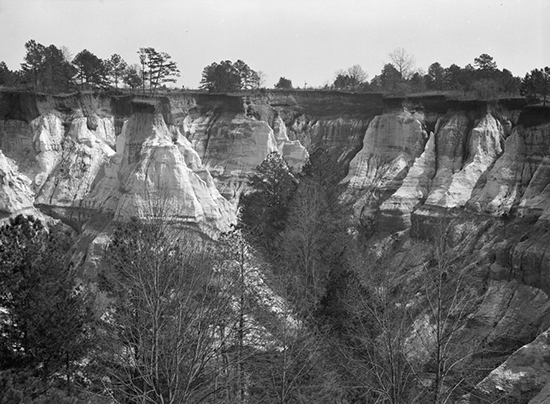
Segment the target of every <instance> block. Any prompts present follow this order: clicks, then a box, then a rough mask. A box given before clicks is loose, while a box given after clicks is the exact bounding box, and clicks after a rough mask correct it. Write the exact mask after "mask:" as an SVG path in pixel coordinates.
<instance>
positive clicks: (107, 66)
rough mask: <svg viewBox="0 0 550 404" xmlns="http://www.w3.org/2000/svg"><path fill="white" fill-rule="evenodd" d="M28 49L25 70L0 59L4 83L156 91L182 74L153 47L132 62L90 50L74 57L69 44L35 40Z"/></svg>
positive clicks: (58, 89)
mask: <svg viewBox="0 0 550 404" xmlns="http://www.w3.org/2000/svg"><path fill="white" fill-rule="evenodd" d="M25 49H26V53H25V56H24V62H23V63H21V69H19V70H15V71H11V70H10V69H9V68H8V67H7V65H6V63H5V62H0V85H4V86H6V87H22V88H28V89H32V90H34V91H36V92H44V93H62V92H68V91H73V90H76V89H79V90H107V89H110V88H114V89H118V88H119V87H120V86H126V87H128V88H130V89H132V90H137V89H140V88H141V89H142V91H143V92H145V91H148V92H150V93H154V92H155V91H157V89H158V88H159V87H161V86H164V85H165V84H166V83H170V82H175V81H176V77H179V70H178V68H177V65H176V63H175V62H174V61H172V60H171V56H170V55H169V54H167V53H166V52H160V51H157V50H155V49H154V48H150V47H149V48H140V49H139V50H138V52H137V53H138V56H139V62H140V63H139V64H128V63H127V62H126V61H124V59H122V57H121V56H120V55H118V54H113V55H111V57H110V58H108V59H101V58H99V57H98V56H96V55H95V54H94V53H92V52H90V51H89V50H87V49H83V50H82V51H80V52H79V53H77V54H76V56H74V57H73V55H72V54H71V53H70V51H69V50H68V49H67V48H65V47H62V48H57V47H56V46H55V45H49V46H44V45H42V44H40V43H37V42H36V41H35V40H30V41H28V42H27V43H25Z"/></svg>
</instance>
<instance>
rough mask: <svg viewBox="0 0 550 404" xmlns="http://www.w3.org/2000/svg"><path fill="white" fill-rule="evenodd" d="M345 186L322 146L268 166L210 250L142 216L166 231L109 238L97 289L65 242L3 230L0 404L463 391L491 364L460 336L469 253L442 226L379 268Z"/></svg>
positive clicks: (127, 226)
mask: <svg viewBox="0 0 550 404" xmlns="http://www.w3.org/2000/svg"><path fill="white" fill-rule="evenodd" d="M341 178H342V173H341V172H340V171H339V169H338V165H337V164H336V163H335V162H334V161H333V160H332V158H331V157H330V155H329V154H328V153H327V152H326V151H325V150H323V149H317V150H315V151H314V152H312V153H311V155H310V158H309V161H308V162H307V164H305V166H304V167H303V169H302V170H301V171H300V172H294V171H293V170H291V169H290V168H289V166H288V164H287V163H286V162H285V161H284V159H282V157H281V156H279V155H278V154H276V153H273V154H271V155H269V156H268V157H267V158H266V160H265V161H264V162H263V163H262V164H261V165H259V166H258V167H257V169H256V170H255V172H254V174H253V175H252V176H251V177H250V186H251V187H252V192H250V193H249V194H247V195H246V197H244V198H243V199H242V200H241V201H240V212H241V214H240V220H239V223H238V225H237V226H236V227H235V229H233V231H231V232H229V233H227V234H225V235H223V236H222V237H221V238H220V239H219V240H218V241H213V240H210V239H206V238H204V237H203V236H201V235H199V234H198V233H196V232H194V231H193V230H191V229H186V228H181V227H180V228H178V227H174V226H173V224H172V223H170V221H169V220H167V219H162V218H163V217H171V216H172V215H171V214H170V212H168V211H166V209H167V208H168V209H171V208H172V207H170V206H168V207H167V205H166V204H164V203H163V201H160V203H158V204H156V202H155V201H152V202H151V206H152V208H151V209H155V212H153V213H154V214H152V215H151V217H155V218H161V219H160V220H158V219H155V220H139V219H133V220H131V221H129V222H126V223H118V224H115V225H114V229H113V235H112V238H111V241H110V243H109V244H108V246H107V247H106V248H105V251H104V260H103V266H102V268H103V270H102V271H101V273H100V274H99V276H98V279H96V280H95V281H93V282H92V283H91V284H90V285H81V286H78V287H77V285H76V284H75V281H76V277H75V276H76V272H75V269H74V268H73V266H72V265H71V263H70V260H69V258H68V257H70V249H69V247H70V245H71V240H70V239H69V235H67V234H66V233H64V232H62V231H61V230H60V229H56V228H51V229H49V230H46V229H45V228H44V227H43V225H42V224H41V223H40V221H38V220H36V219H33V218H25V217H22V216H19V217H17V218H15V219H13V220H12V221H11V222H10V223H9V224H7V225H5V226H4V227H2V228H1V230H0V255H1V257H2V259H1V260H0V272H1V275H2V277H1V278H0V299H1V301H0V305H1V306H2V307H3V308H4V311H3V312H2V323H1V327H2V333H1V336H2V338H1V339H0V342H1V347H0V349H1V350H2V351H1V352H2V362H1V363H0V366H1V373H0V385H1V386H2V388H1V389H0V401H1V402H14V403H18V402H25V403H27V402H28V403H47V402H66V403H76V402H98V403H102V402H113V401H114V402H118V403H134V402H143V403H280V404H284V403H327V404H328V403H335V402H340V403H352V402H353V403H370V402H386V403H424V402H430V403H445V402H449V400H450V399H451V398H453V399H454V398H456V397H458V396H460V395H462V394H464V393H465V392H467V391H469V389H470V388H471V387H472V385H473V384H474V383H476V382H477V381H478V380H480V378H481V377H483V376H484V375H485V374H486V370H485V369H486V368H490V367H487V366H484V365H486V362H487V361H491V360H492V359H491V358H493V357H494V351H495V349H496V348H495V347H492V348H491V352H490V353H491V355H487V356H484V354H483V352H488V351H489V348H488V347H485V346H484V345H483V344H484V343H483V341H478V340H476V339H475V338H474V337H471V336H470V335H469V332H468V319H469V317H468V315H469V314H470V312H471V310H472V308H473V306H474V305H475V304H476V302H477V301H478V299H479V298H480V296H481V294H482V292H483V288H484V282H485V279H484V278H483V276H481V275H479V274H476V273H475V271H472V268H471V267H468V266H466V265H465V264H466V263H467V261H468V259H469V253H468V252H469V248H472V247H471V245H472V243H474V244H475V239H474V240H473V241H472V238H471V237H469V236H467V235H466V236H460V237H458V238H457V237H456V236H454V237H450V236H449V234H448V233H447V230H446V229H447V227H446V225H444V224H441V225H440V226H439V227H438V228H439V233H438V234H436V235H434V236H435V237H434V238H432V239H428V240H424V241H422V240H417V241H415V243H416V245H415V246H414V248H410V249H409V251H412V252H410V253H403V252H400V251H399V249H398V248H397V247H395V246H394V247H392V248H388V249H387V250H386V251H384V252H382V253H381V254H378V255H373V254H372V253H371V252H369V251H366V250H365V248H364V247H362V246H363V242H362V239H361V237H362V236H361V233H360V231H359V230H358V229H355V228H354V227H353V226H351V224H350V223H349V222H348V220H347V219H346V218H347V217H349V211H348V209H349V208H348V207H347V206H346V205H345V204H344V203H342V202H341V200H340V198H339V192H340V189H339V186H338V184H339V181H340V179H341ZM176 209H177V207H176ZM396 248H397V249H396ZM405 278H407V279H409V281H408V282H405V283H403V279H405ZM419 313H422V315H421V316H419ZM418 321H420V322H421V323H422V324H418ZM415 329H418V330H422V331H415V332H412V333H411V330H415ZM411 335H412V337H411ZM465 340H468V342H469V343H468V344H464V341H465ZM474 347H475V348H476V353H475V355H473V352H472V348H474Z"/></svg>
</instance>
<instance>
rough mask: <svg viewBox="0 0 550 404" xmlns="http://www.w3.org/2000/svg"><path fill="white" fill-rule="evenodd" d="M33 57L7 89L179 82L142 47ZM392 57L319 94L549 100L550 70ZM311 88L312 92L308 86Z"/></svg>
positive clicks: (220, 86) (235, 79) (227, 73)
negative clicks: (131, 53)
mask: <svg viewBox="0 0 550 404" xmlns="http://www.w3.org/2000/svg"><path fill="white" fill-rule="evenodd" d="M25 49H26V54H25V57H24V63H22V64H21V69H19V70H15V71H12V70H10V69H9V68H8V66H7V65H6V63H5V62H0V85H3V86H6V87H22V88H28V89H33V90H34V91H39V92H45V93H61V92H67V91H71V90H75V89H93V90H98V89H100V90H106V89H109V88H114V89H115V90H118V89H119V86H121V87H125V88H127V89H130V90H131V91H138V90H140V89H141V91H142V92H143V93H145V92H146V91H148V92H149V93H151V94H152V93H155V92H156V91H157V90H158V89H159V88H166V84H168V83H174V82H176V78H177V77H179V73H180V72H179V70H178V68H177V64H176V62H174V61H173V60H171V56H170V55H169V54H168V53H166V52H160V51H157V50H155V49H154V48H151V47H148V48H140V49H139V50H138V52H137V53H138V57H139V63H134V64H128V63H127V62H126V61H124V60H123V59H122V57H121V56H120V55H118V54H113V55H111V57H110V58H108V59H101V58H99V57H98V56H96V55H95V54H93V53H92V52H90V51H89V50H87V49H84V50H82V51H81V52H79V53H78V54H77V55H76V56H74V57H73V56H72V55H71V53H70V51H69V50H68V49H67V48H65V47H62V48H57V47H56V46H55V45H49V46H44V45H42V44H40V43H37V42H36V41H34V40H30V41H28V42H27V43H26V44H25ZM388 58H389V59H390V62H389V63H386V64H385V65H384V67H383V68H382V70H381V72H380V73H379V74H378V75H376V76H374V77H373V78H372V79H371V80H370V81H369V80H368V74H367V72H365V71H364V70H363V68H362V67H361V66H360V65H353V66H351V67H349V68H347V69H345V70H338V71H336V73H335V76H334V79H333V80H332V81H331V82H330V83H327V84H325V85H324V86H323V87H320V89H325V90H330V89H336V90H344V91H355V92H382V93H384V94H388V95H406V94H413V93H425V92H440V93H441V92H451V93H455V94H458V95H463V96H470V97H472V98H478V99H490V98H497V97H501V96H519V95H522V96H525V97H526V98H527V100H528V102H529V103H537V102H539V101H542V103H543V105H546V98H547V96H548V94H549V93H550V68H549V67H548V66H546V67H543V68H538V69H533V70H531V71H530V72H528V73H527V74H526V75H525V76H524V77H523V78H521V77H517V76H514V75H513V74H512V72H511V71H509V70H508V69H499V68H498V67H497V64H496V62H495V61H494V59H493V57H492V56H490V55H488V54H482V55H480V56H479V57H477V58H475V59H474V61H473V64H468V65H466V66H464V67H460V66H458V65H456V64H451V65H450V66H448V67H443V66H442V65H441V64H440V63H439V62H434V63H432V64H431V65H430V66H429V67H428V70H427V71H424V70H422V69H420V68H415V58H414V56H413V55H412V54H410V53H408V52H407V51H406V50H405V49H403V48H397V49H395V50H393V51H392V52H390V53H389V54H388ZM265 83H266V76H265V74H264V73H263V72H262V71H260V70H253V69H252V68H250V66H248V65H247V64H246V63H245V62H244V61H242V60H237V61H236V62H232V61H230V60H222V61H220V62H219V63H217V62H214V63H212V64H210V65H208V66H206V67H204V69H203V71H202V78H201V82H200V86H199V88H200V89H201V90H206V91H210V92H216V93H227V92H238V91H247V90H256V89H261V88H265ZM273 87H274V88H275V89H287V90H288V89H293V88H294V86H293V84H292V80H290V79H288V78H286V77H280V78H279V80H278V81H277V83H275V84H274V86H273ZM304 88H306V89H307V88H308V87H307V85H306V86H305V87H304Z"/></svg>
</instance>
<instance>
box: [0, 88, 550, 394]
mask: <svg viewBox="0 0 550 404" xmlns="http://www.w3.org/2000/svg"><path fill="white" fill-rule="evenodd" d="M317 147H323V148H325V149H327V150H328V151H329V152H330V154H331V155H332V156H333V157H334V159H335V160H336V161H337V162H338V163H339V165H340V166H341V168H342V170H343V172H344V173H345V178H344V179H343V183H344V184H345V185H346V191H345V193H344V195H343V196H342V200H343V202H345V203H348V204H349V205H350V206H351V207H352V211H353V214H354V220H355V222H356V224H357V225H358V226H360V227H361V228H363V229H365V230H366V233H367V234H369V235H372V234H374V236H373V237H372V239H371V240H370V243H372V245H373V246H374V245H376V243H381V242H383V241H384V240H388V239H392V238H393V239H398V238H400V237H402V235H403V234H405V233H406V234H410V235H411V236H412V237H413V238H415V239H423V238H425V237H427V236H428V235H430V234H432V233H433V232H434V229H435V228H436V226H437V223H440V222H441V221H442V220H443V221H445V220H447V221H449V220H454V221H455V223H458V225H457V226H456V229H455V233H456V234H455V237H456V238H457V239H460V238H461V237H462V238H463V237H466V235H470V236H471V237H472V240H474V241H473V242H472V243H470V247H469V248H470V249H471V250H470V251H469V254H470V255H471V257H472V258H471V262H470V264H469V265H470V266H471V268H472V271H474V272H475V273H476V274H477V276H478V277H479V279H480V282H483V283H485V284H486V285H487V290H486V295H485V298H484V300H483V302H482V303H481V304H480V306H479V308H478V311H477V313H475V315H474V317H473V318H474V319H475V323H476V324H477V326H476V327H477V328H476V333H478V334H479V335H481V336H482V337H483V338H485V341H486V343H488V344H493V343H494V344H497V343H498V344H499V346H503V347H507V349H509V350H510V351H514V350H515V349H516V348H519V347H520V346H522V345H524V348H522V349H518V350H517V351H516V352H515V353H513V354H512V355H511V356H510V357H509V358H503V360H504V359H507V360H506V361H505V362H504V363H502V365H500V366H499V367H497V368H496V369H495V370H494V372H492V373H491V374H489V375H488V376H487V378H486V379H485V380H483V381H482V382H481V383H480V384H479V385H478V386H477V387H476V389H477V392H478V393H479V394H478V395H483V394H485V395H495V394H497V393H495V391H497V390H498V391H499V392H500V393H498V394H501V395H507V396H510V397H513V396H515V395H517V394H523V393H525V392H527V393H525V394H529V395H530V396H531V397H533V400H534V401H533V403H536V402H538V401H536V400H539V401H540V400H541V399H542V398H541V397H543V396H542V395H544V394H547V391H548V390H549V389H550V387H548V386H546V383H547V382H548V377H550V376H548V377H547V376H541V377H538V378H537V377H534V376H533V374H535V373H536V374H540V375H547V374H550V371H549V370H548V369H547V368H546V365H545V362H544V361H542V362H541V361H539V362H540V363H539V362H537V364H538V365H537V366H538V368H537V369H539V368H540V369H539V370H536V369H535V370H533V371H531V373H530V371H526V370H525V369H523V368H521V367H520V365H519V364H523V365H521V366H524V364H525V361H526V360H523V359H522V358H523V356H522V355H526V353H528V354H527V357H529V356H528V355H531V354H529V352H538V351H540V349H541V348H540V347H541V346H546V345H545V344H547V335H548V329H549V328H550V320H549V318H550V316H549V314H550V299H549V298H548V294H549V293H550V280H549V279H550V276H549V275H550V254H549V253H547V251H548V246H550V232H549V230H550V109H548V108H544V107H528V106H526V105H525V104H524V101H523V100H521V99H512V100H499V101H498V102H497V101H494V102H484V101H483V102H482V101H456V100H448V99H446V98H445V97H443V96H432V97H416V98H415V97H409V98H404V99H401V98H384V97H382V96H381V95H379V94H350V93H339V92H323V91H274V92H269V91H265V92H258V93H254V94H247V95H221V94H206V93H173V94H169V95H168V96H163V97H156V98H151V97H140V96H130V95H115V96H107V95H93V94H75V95H72V96H65V97H61V96H59V97H56V96H45V95H33V94H27V93H14V92H12V93H10V92H0V218H5V217H9V216H11V215H15V214H18V213H21V212H24V213H33V214H36V215H42V216H46V217H47V216H51V217H54V218H58V219H61V220H63V221H64V222H66V223H68V224H70V225H71V226H73V227H75V228H76V229H77V230H79V231H81V232H82V234H83V236H82V238H81V240H80V244H81V245H83V246H84V247H83V248H82V249H81V251H84V250H86V251H88V252H89V251H92V250H94V248H96V247H97V246H100V245H101V244H102V243H103V244H104V243H105V242H106V237H107V236H106V235H105V232H104V231H103V230H104V228H103V227H102V226H100V225H98V223H106V222H108V221H110V220H112V219H116V220H125V219H127V218H128V217H130V216H139V217H156V216H161V215H162V216H163V217H168V218H169V219H170V220H172V221H174V222H176V223H181V224H184V225H190V226H195V227H198V228H200V229H201V230H202V231H204V232H205V233H207V234H209V235H211V236H215V234H216V233H217V232H219V231H224V230H227V229H229V227H230V225H231V224H232V223H234V222H235V220H236V219H235V214H236V212H235V208H236V203H237V202H238V198H239V196H240V194H241V193H242V192H245V191H246V189H247V176H248V175H249V174H250V173H251V172H252V171H253V169H254V168H255V167H256V166H257V165H258V164H260V163H261V162H262V160H263V159H264V158H265V157H266V156H267V155H268V154H269V153H271V152H279V153H280V154H282V155H283V157H285V159H287V161H288V162H289V163H290V165H291V166H293V167H294V168H295V169H296V170H299V169H300V167H301V166H302V165H303V164H304V163H305V161H306V160H307V156H308V152H310V151H312V150H314V149H315V148H317ZM97 248H99V247H97ZM94 259H95V258H94V254H93V252H89V253H87V252H82V253H81V260H82V261H83V262H84V263H85V264H86V265H88V268H91V269H89V272H90V273H93V265H94V262H95V261H94ZM480 338H481V337H480ZM522 360H523V362H522ZM501 362H502V361H501ZM535 367H536V366H535ZM533 369H534V368H533ZM537 372H538V373H537ZM535 379H536V380H535ZM533 380H535V381H533ZM549 386H550V385H549ZM495 389H496V390H495ZM545 392H546V393H545ZM474 396H475V395H472V397H464V398H463V402H464V403H466V402H476V401H475V399H474V398H473V397H474ZM537 397H538V398H537ZM540 402H542V401H540Z"/></svg>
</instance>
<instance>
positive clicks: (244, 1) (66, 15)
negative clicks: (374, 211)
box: [0, 0, 550, 88]
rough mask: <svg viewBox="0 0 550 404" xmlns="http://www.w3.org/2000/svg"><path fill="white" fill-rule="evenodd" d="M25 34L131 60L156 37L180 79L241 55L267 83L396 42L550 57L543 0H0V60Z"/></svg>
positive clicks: (520, 62)
mask: <svg viewBox="0 0 550 404" xmlns="http://www.w3.org/2000/svg"><path fill="white" fill-rule="evenodd" d="M30 39H34V40H35V41H36V42H38V43H41V44H43V45H46V46H48V45H50V44H53V45H55V46H57V47H58V48H60V47H62V46H66V47H67V48H68V49H69V50H70V51H71V53H72V54H73V56H74V55H76V54H77V53H78V52H80V51H81V50H83V49H87V50H89V51H90V52H92V53H94V54H96V55H97V56H98V57H100V58H102V59H107V58H109V57H110V56H111V55H112V54H114V53H118V54H120V55H121V56H122V57H123V58H124V59H125V60H126V62H128V63H137V62H138V61H139V60H138V56H137V51H138V49H139V48H141V47H153V48H155V49H156V50H157V51H162V52H167V53H168V54H170V55H171V56H172V60H174V61H175V62H176V63H177V65H178V68H179V69H180V71H181V77H180V78H179V79H178V82H177V86H178V87H181V86H185V87H188V88H197V87H198V86H199V84H200V80H201V74H202V71H203V69H204V67H205V66H207V65H209V64H211V63H213V62H220V61H222V60H231V61H236V60H238V59H241V60H243V61H244V62H246V63H247V64H248V65H249V66H250V67H251V68H252V69H254V70H256V71H262V72H263V73H264V74H265V76H266V82H265V86H266V87H273V85H274V84H275V83H276V82H277V81H278V80H279V77H282V76H283V77H286V78H289V79H290V80H292V83H293V84H294V86H298V87H303V86H305V85H307V86H322V85H324V84H329V83H332V81H333V80H334V78H335V72H336V71H337V70H340V69H347V68H348V67H350V66H353V65H357V64H358V65H360V66H361V67H362V68H363V69H364V70H365V71H366V72H367V73H368V74H369V79H372V78H373V77H374V76H376V75H377V74H379V73H380V71H381V69H382V67H383V66H384V64H385V63H389V62H390V58H389V56H388V54H389V53H390V52H391V51H393V50H394V49H396V48H404V49H405V50H406V51H407V52H408V53H409V54H411V55H413V56H414V58H415V61H416V67H417V68H421V69H423V70H424V71H427V69H428V66H429V65H430V64H432V63H434V62H439V63H440V64H441V65H442V66H444V67H448V66H449V65H451V64H453V63H455V64H457V65H459V66H461V67H463V66H465V65H467V64H468V63H471V64H473V63H474V58H476V57H478V56H479V55H481V54H483V53H487V54H489V55H491V56H492V57H493V58H494V61H495V62H496V63H497V66H498V67H499V68H500V69H502V68H506V69H508V70H510V71H511V72H512V73H513V74H514V75H516V76H521V77H523V76H524V75H525V73H527V72H528V71H530V70H532V69H534V68H541V67H544V66H550V0H0V61H4V62H6V64H7V65H8V67H9V68H10V69H12V70H15V69H19V67H20V63H22V62H23V57H24V55H25V46H24V44H25V42H27V41H28V40H30Z"/></svg>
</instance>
